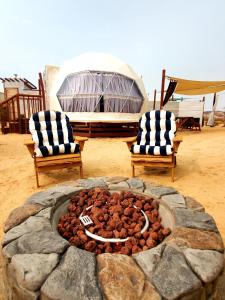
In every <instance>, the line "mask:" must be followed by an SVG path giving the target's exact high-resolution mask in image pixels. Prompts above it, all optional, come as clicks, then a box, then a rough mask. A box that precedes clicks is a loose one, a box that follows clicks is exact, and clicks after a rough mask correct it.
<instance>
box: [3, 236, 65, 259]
mask: <svg viewBox="0 0 225 300" xmlns="http://www.w3.org/2000/svg"><path fill="white" fill-rule="evenodd" d="M68 247H69V243H68V242H67V241H66V240H65V239H63V238H62V237H61V236H59V235H58V234H57V233H55V232H50V231H38V232H35V233H28V234H25V235H23V236H21V237H20V238H19V239H17V240H15V241H13V242H11V243H9V244H8V245H6V246H5V247H4V248H3V250H2V251H3V254H4V255H5V256H6V257H7V258H12V257H13V256H14V255H15V254H31V253H44V254H49V253H63V252H64V251H65V250H66V248H68Z"/></svg>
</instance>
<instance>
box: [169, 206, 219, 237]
mask: <svg viewBox="0 0 225 300" xmlns="http://www.w3.org/2000/svg"><path fill="white" fill-rule="evenodd" d="M174 213H175V221H176V226H177V227H179V226H181V227H189V228H196V229H203V230H209V231H215V232H218V229H217V227H216V223H215V221H214V220H213V218H212V217H211V216H210V215H209V214H207V213H204V212H198V211H193V210H191V209H189V208H186V209H185V208H176V209H174Z"/></svg>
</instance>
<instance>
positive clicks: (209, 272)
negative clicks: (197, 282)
mask: <svg viewBox="0 0 225 300" xmlns="http://www.w3.org/2000/svg"><path fill="white" fill-rule="evenodd" d="M184 255H185V257H186V259H187V261H188V263H189V265H190V266H191V268H192V269H193V271H194V272H195V273H196V274H197V275H198V276H199V277H200V278H201V280H202V281H203V282H205V283H208V282H212V281H213V280H214V279H216V278H217V277H218V276H219V274H220V273H221V272H222V270H223V268H224V256H223V254H221V253H219V252H217V251H212V250H196V249H185V250H184Z"/></svg>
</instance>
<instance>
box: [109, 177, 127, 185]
mask: <svg viewBox="0 0 225 300" xmlns="http://www.w3.org/2000/svg"><path fill="white" fill-rule="evenodd" d="M127 179H128V177H121V176H114V177H106V179H105V182H106V184H115V183H119V182H121V181H126V180H127Z"/></svg>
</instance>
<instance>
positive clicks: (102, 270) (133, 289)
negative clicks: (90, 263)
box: [97, 253, 160, 300]
mask: <svg viewBox="0 0 225 300" xmlns="http://www.w3.org/2000/svg"><path fill="white" fill-rule="evenodd" d="M97 261H98V270H99V272H98V279H99V282H100V284H101V288H102V290H103V293H104V298H105V299H109V300H124V299H137V300H138V299H140V300H141V299H143V298H145V299H154V298H153V297H152V298H150V297H149V298H147V292H146V289H145V287H146V286H145V283H146V281H145V276H144V274H143V272H142V271H141V269H139V268H138V266H137V265H136V263H135V262H134V260H133V259H132V258H131V257H129V256H127V255H121V254H109V253H104V254H100V255H98V256H97ZM156 299H157V298H156ZM159 299H160V298H159Z"/></svg>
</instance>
